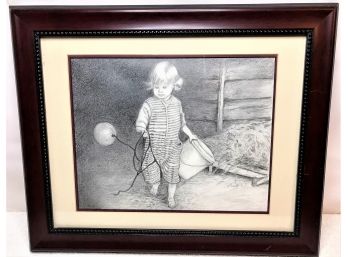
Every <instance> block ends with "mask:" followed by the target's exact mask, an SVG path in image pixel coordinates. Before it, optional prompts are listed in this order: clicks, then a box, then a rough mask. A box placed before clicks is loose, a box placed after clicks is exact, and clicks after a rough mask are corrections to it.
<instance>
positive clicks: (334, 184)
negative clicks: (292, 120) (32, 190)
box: [3, 0, 348, 213]
mask: <svg viewBox="0 0 348 257" xmlns="http://www.w3.org/2000/svg"><path fill="white" fill-rule="evenodd" d="M8 2H9V4H10V5H98V4H99V5H101V4H106V5H112V4H115V2H116V1H113V0H101V1H97V0H90V1H87V0H86V1H82V0H80V1H79V0H72V1H69V0H64V1H63V0H61V1H59V0H9V1H8ZM286 2H291V1H289V0H288V1H262V0H253V1H251V0H246V1H226V0H224V1H223V0H217V1H213V0H178V1H174V0H172V1H160V0H153V1H140V0H129V1H127V0H122V1H118V2H117V3H118V4H128V5H130V4H142V5H143V4H161V5H163V4H228V3H230V4H241V3H245V4H246V3H286ZM297 2H302V3H318V2H340V3H341V5H342V4H343V2H344V1H343V0H342V1H297ZM3 13H4V15H7V16H8V12H3ZM347 15H348V14H347V13H345V14H343V13H342V12H341V13H340V15H339V30H338V34H337V47H336V60H335V72H334V79H333V90H332V105H331V120H330V130H329V141H328V152H327V170H326V180H325V195H324V213H339V212H340V78H341V72H340V71H341V43H340V42H341V40H340V39H341V29H340V27H341V26H340V25H342V23H343V19H345V20H346V19H347V18H346V17H347ZM345 24H346V22H345ZM5 34H6V35H7V37H6V39H7V42H6V44H5V47H6V55H5V58H6V62H7V65H6V67H7V69H8V70H7V81H6V90H7V93H6V97H7V104H6V105H7V117H6V121H7V124H6V129H7V135H6V144H7V150H6V164H7V165H6V166H7V167H6V176H7V177H6V182H7V210H8V211H24V210H25V209H26V206H25V200H24V199H25V198H24V195H25V193H24V178H23V170H22V158H21V146H20V136H19V123H18V111H17V99H16V86H15V76H14V68H13V67H14V64H13V58H12V45H11V41H10V40H11V36H10V25H9V18H8V19H7V24H6V31H5Z"/></svg>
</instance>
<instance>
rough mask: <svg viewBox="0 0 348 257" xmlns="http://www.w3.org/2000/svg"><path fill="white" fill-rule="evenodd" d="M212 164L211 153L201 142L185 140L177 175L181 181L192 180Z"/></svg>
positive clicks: (212, 156)
mask: <svg viewBox="0 0 348 257" xmlns="http://www.w3.org/2000/svg"><path fill="white" fill-rule="evenodd" d="M214 162H215V158H214V155H213V153H212V152H211V150H210V149H209V148H208V146H206V145H205V144H204V143H203V142H202V141H201V140H199V139H197V140H193V141H192V142H190V141H189V140H187V141H186V142H185V143H184V144H183V147H182V151H181V156H180V168H179V175H180V177H182V178H183V179H189V178H192V177H193V176H194V175H196V174H197V173H198V172H200V171H202V170H204V169H205V168H207V167H209V166H212V165H213V163H214Z"/></svg>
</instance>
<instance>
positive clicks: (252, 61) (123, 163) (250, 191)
mask: <svg viewBox="0 0 348 257" xmlns="http://www.w3.org/2000/svg"><path fill="white" fill-rule="evenodd" d="M69 61H70V75H71V95H72V115H73V123H74V124H73V125H74V135H73V136H74V142H75V145H74V149H75V157H76V158H75V162H76V165H75V166H76V178H75V179H76V187H77V200H78V201H77V202H78V209H80V210H88V209H93V210H95V209H98V210H140V211H153V210H159V211H209V212H210V211H219V212H221V211H226V212H248V213H249V212H250V213H253V212H255V213H259V212H267V211H268V209H269V193H270V184H271V183H270V178H271V176H270V174H271V154H272V127H273V103H274V88H275V74H276V56H237V57H204V58H203V57H175V58H168V57H141V58H134V57H129V58H126V57H122V58H121V57H115V56H109V57H98V56H93V57H91V56H76V57H74V56H72V57H70V59H69Z"/></svg>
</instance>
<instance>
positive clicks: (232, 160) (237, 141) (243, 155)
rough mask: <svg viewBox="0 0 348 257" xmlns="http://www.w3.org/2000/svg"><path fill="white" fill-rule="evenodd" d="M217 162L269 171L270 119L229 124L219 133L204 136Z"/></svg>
mask: <svg viewBox="0 0 348 257" xmlns="http://www.w3.org/2000/svg"><path fill="white" fill-rule="evenodd" d="M204 142H205V143H206V144H207V145H208V146H209V147H210V149H211V150H212V152H213V154H214V156H215V159H216V161H217V163H218V165H217V166H219V164H224V165H225V164H228V165H227V166H229V167H232V166H239V167H244V168H245V169H250V170H260V169H261V170H264V171H265V172H268V171H269V164H270V149H271V121H253V122H248V123H236V124H231V125H230V126H229V127H228V128H227V129H225V130H224V131H223V132H222V133H221V134H218V135H215V136H212V137H209V138H205V139H204Z"/></svg>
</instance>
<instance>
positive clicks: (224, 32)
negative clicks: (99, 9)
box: [34, 29, 313, 237]
mask: <svg viewBox="0 0 348 257" xmlns="http://www.w3.org/2000/svg"><path fill="white" fill-rule="evenodd" d="M312 33H313V31H312V29H203V30H202V29H199V30H103V31H35V32H34V45H35V60H36V67H35V72H36V84H37V88H38V98H39V103H38V104H39V110H40V115H39V116H40V121H39V122H40V138H41V149H42V152H43V167H44V170H43V174H42V175H43V176H44V181H45V197H46V205H47V210H46V213H47V221H48V230H49V232H50V233H56V234H61V233H63V234H64V233H69V234H71V233H73V234H89V235H90V234H157V235H221V236H246V237H298V236H299V233H300V217H301V193H302V176H303V165H304V163H303V155H304V148H305V138H304V131H305V128H306V122H307V115H306V113H307V105H308V101H309V99H308V85H309V81H310V66H311V52H312ZM286 35H303V36H306V54H305V70H304V80H303V95H302V110H301V128H300V142H299V157H298V164H297V167H298V168H297V186H296V204H295V223H294V231H293V232H278V231H243V230H238V231H234V230H209V231H206V230H182V229H180V230H179V229H104V228H97V229H96V228H54V225H53V213H52V196H51V186H50V172H49V156H48V147H47V139H46V134H47V132H46V113H45V101H44V85H43V80H42V61H41V48H40V39H41V38H43V37H118V36H123V37H124V36H129V37H151V36H152V37H153V36H155V37H172V36H176V37H178V36H179V37H189V36H195V37H199V36H205V37H227V36H245V37H247V36H286Z"/></svg>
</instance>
